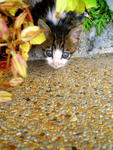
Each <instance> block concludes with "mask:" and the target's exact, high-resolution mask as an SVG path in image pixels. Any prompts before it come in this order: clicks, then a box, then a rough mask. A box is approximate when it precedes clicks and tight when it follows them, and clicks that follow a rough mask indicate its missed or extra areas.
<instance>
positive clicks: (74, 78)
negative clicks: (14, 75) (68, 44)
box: [0, 55, 113, 150]
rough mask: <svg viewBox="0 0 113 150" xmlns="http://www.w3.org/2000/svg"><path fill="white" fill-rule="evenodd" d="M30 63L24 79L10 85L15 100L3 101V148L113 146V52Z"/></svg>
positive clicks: (103, 149) (105, 149)
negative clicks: (57, 63) (57, 65)
mask: <svg viewBox="0 0 113 150" xmlns="http://www.w3.org/2000/svg"><path fill="white" fill-rule="evenodd" d="M28 66H29V73H28V77H27V78H26V80H25V82H24V83H23V84H21V85H20V86H18V87H15V88H9V89H7V90H8V91H9V92H12V93H13V95H14V96H13V100H12V101H11V102H8V103H1V104H0V149H1V150H112V149H113V55H107V56H106V55H105V56H101V57H95V58H76V59H73V60H72V62H70V64H68V65H67V66H66V67H65V68H62V69H59V70H54V69H52V68H50V67H49V66H48V65H46V64H45V63H44V62H40V61H34V62H29V63H28ZM9 78H10V77H9V75H8V77H7V80H9Z"/></svg>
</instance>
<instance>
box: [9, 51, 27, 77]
mask: <svg viewBox="0 0 113 150" xmlns="http://www.w3.org/2000/svg"><path fill="white" fill-rule="evenodd" d="M11 54H12V68H13V69H14V72H17V73H19V74H20V75H21V76H22V77H24V78H25V77H26V76H27V64H26V61H25V60H24V58H23V57H22V56H21V55H20V54H16V53H15V52H14V51H12V52H11Z"/></svg>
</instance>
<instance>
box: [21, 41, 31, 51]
mask: <svg viewBox="0 0 113 150" xmlns="http://www.w3.org/2000/svg"><path fill="white" fill-rule="evenodd" d="M20 48H21V50H22V52H29V50H30V48H31V45H30V43H29V42H26V43H23V44H21V45H20Z"/></svg>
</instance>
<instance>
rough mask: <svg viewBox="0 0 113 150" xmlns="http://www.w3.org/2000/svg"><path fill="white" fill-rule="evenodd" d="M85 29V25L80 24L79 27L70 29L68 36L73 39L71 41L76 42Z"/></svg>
mask: <svg viewBox="0 0 113 150" xmlns="http://www.w3.org/2000/svg"><path fill="white" fill-rule="evenodd" d="M82 31H83V26H82V25H79V26H77V27H74V28H72V29H71V30H70V32H69V33H68V35H67V37H68V38H69V39H70V40H71V42H73V43H76V42H77V41H78V40H79V38H80V35H81V32H82Z"/></svg>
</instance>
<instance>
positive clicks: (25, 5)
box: [0, 1, 28, 10]
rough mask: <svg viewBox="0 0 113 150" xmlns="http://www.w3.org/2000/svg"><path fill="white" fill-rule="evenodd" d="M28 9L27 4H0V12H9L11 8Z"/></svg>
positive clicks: (12, 2) (11, 2) (10, 2)
mask: <svg viewBox="0 0 113 150" xmlns="http://www.w3.org/2000/svg"><path fill="white" fill-rule="evenodd" d="M26 7H28V5H27V4H25V3H24V2H15V1H9V2H5V3H0V9H2V10H10V9H13V8H21V9H22V8H26Z"/></svg>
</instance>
